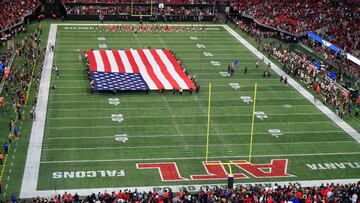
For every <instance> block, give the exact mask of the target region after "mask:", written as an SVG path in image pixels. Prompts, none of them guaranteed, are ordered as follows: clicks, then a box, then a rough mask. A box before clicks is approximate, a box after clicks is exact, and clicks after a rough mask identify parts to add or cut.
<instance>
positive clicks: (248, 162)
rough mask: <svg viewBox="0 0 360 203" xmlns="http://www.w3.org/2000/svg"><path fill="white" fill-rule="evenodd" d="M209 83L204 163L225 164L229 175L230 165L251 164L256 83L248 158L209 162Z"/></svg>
mask: <svg viewBox="0 0 360 203" xmlns="http://www.w3.org/2000/svg"><path fill="white" fill-rule="evenodd" d="M211 91H212V89H211V83H209V97H208V115H207V129H206V145H205V165H227V166H228V168H229V175H232V168H231V166H232V165H239V164H251V159H252V147H253V137H254V126H255V112H256V95H257V83H255V84H254V100H253V109H252V115H251V116H252V117H251V131H250V143H249V155H248V160H245V161H241V162H217V163H213V162H209V160H208V159H209V140H210V120H211Z"/></svg>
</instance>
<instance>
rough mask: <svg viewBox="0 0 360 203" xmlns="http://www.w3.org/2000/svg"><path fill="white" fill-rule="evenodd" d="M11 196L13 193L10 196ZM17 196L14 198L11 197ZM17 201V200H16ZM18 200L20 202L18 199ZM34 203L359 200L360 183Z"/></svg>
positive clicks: (68, 197) (63, 197)
mask: <svg viewBox="0 0 360 203" xmlns="http://www.w3.org/2000/svg"><path fill="white" fill-rule="evenodd" d="M13 197H14V196H13ZM14 198H15V199H16V197H14ZM16 200H17V199H16ZM19 202H21V201H19ZM33 202H34V203H80V202H83V203H115V202H116V203H123V202H124V203H125V202H134V203H142V202H147V203H192V202H194V203H197V202H199V203H211V202H219V203H220V202H221V203H227V202H234V203H290V202H291V203H300V202H301V203H337V202H341V203H359V202H360V182H358V183H353V184H326V185H325V184H322V185H320V186H314V187H301V186H300V185H298V184H289V185H284V186H280V185H276V184H275V185H273V186H266V185H261V184H259V185H254V186H238V187H236V188H234V189H225V188H218V187H216V188H205V187H203V188H201V189H200V190H198V191H196V192H189V191H187V190H186V189H185V188H184V189H183V190H180V191H179V192H173V191H172V190H171V189H169V190H162V191H155V190H154V191H148V192H140V191H137V190H134V191H131V190H124V191H121V190H120V191H112V192H107V191H105V192H103V193H101V192H99V193H98V194H94V193H93V194H89V195H88V196H86V197H84V198H83V197H80V196H79V195H78V194H77V193H75V194H70V193H68V192H65V193H63V194H59V195H57V196H55V197H54V198H51V199H45V198H35V199H33Z"/></svg>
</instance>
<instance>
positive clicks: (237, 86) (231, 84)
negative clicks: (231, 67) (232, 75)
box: [229, 83, 240, 90]
mask: <svg viewBox="0 0 360 203" xmlns="http://www.w3.org/2000/svg"><path fill="white" fill-rule="evenodd" d="M229 85H230V87H232V88H234V89H236V90H237V89H240V84H239V83H229Z"/></svg>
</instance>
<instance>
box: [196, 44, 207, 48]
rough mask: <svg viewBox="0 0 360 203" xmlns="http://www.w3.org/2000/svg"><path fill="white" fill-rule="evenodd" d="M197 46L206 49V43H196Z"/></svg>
mask: <svg viewBox="0 0 360 203" xmlns="http://www.w3.org/2000/svg"><path fill="white" fill-rule="evenodd" d="M196 47H197V48H199V49H205V48H206V47H205V45H203V44H196Z"/></svg>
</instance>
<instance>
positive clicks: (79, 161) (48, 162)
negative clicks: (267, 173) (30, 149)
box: [41, 152, 360, 164]
mask: <svg viewBox="0 0 360 203" xmlns="http://www.w3.org/2000/svg"><path fill="white" fill-rule="evenodd" d="M358 154H360V152H325V153H308V154H256V155H252V157H258V158H263V157H270V158H275V157H307V156H337V155H358ZM247 157H248V155H242V156H211V157H209V159H232V158H234V159H236V158H247ZM167 160H171V161H174V160H204V157H203V156H199V157H153V158H138V159H98V160H96V159H89V160H84V159H82V160H63V161H41V163H42V164H54V163H62V164H65V163H95V162H97V163H101V162H129V161H167Z"/></svg>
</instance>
